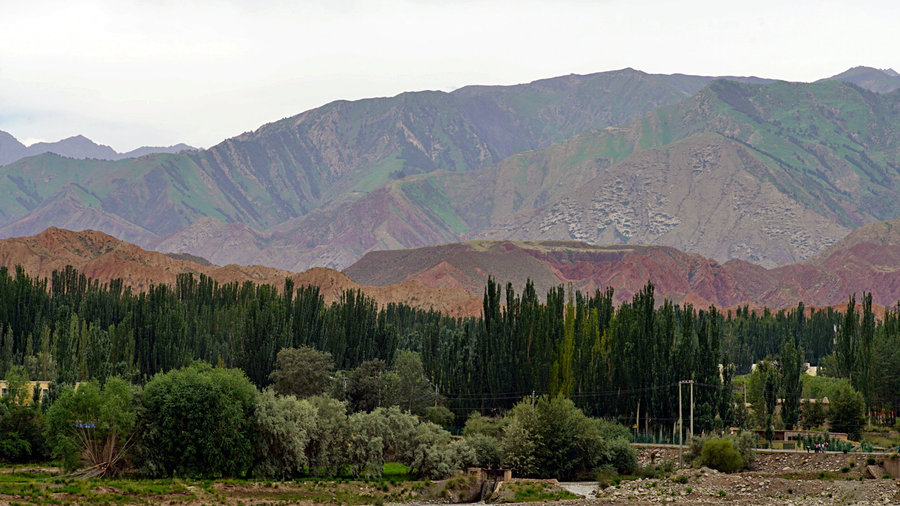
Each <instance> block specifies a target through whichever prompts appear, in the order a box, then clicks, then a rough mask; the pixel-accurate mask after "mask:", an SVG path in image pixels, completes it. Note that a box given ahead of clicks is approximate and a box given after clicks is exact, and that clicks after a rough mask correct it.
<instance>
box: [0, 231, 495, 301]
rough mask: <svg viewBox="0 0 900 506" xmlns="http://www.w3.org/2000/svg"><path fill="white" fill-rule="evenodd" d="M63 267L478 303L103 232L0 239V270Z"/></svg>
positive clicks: (331, 296) (167, 279)
mask: <svg viewBox="0 0 900 506" xmlns="http://www.w3.org/2000/svg"><path fill="white" fill-rule="evenodd" d="M67 265H71V266H73V267H75V268H76V269H77V270H78V271H79V272H82V273H84V274H85V275H86V276H88V277H90V278H93V279H97V280H99V281H100V282H103V283H105V282H109V281H110V280H112V279H117V278H118V279H122V280H123V282H124V284H125V286H127V287H131V288H132V289H133V290H137V291H142V290H146V289H148V288H149V287H150V285H158V284H174V283H175V280H176V277H177V276H178V275H179V274H182V273H191V274H194V275H200V274H205V275H207V276H209V277H210V278H212V279H215V280H216V281H218V282H220V283H234V282H237V283H243V282H245V281H251V282H253V283H259V284H261V283H266V284H271V285H273V286H276V287H279V288H281V287H283V286H284V281H285V279H286V278H290V279H292V280H293V281H294V285H295V286H300V285H314V286H317V287H318V288H319V290H320V293H321V294H322V295H323V297H324V299H325V302H326V303H331V302H334V301H336V300H338V299H339V298H340V296H341V294H342V293H343V292H344V291H345V290H349V289H353V290H361V291H362V292H364V293H365V294H366V295H368V296H369V297H372V298H373V299H374V300H375V301H376V302H378V303H379V304H382V305H384V304H389V303H403V304H406V305H409V306H413V307H420V308H423V309H435V310H438V311H442V312H445V313H448V314H451V315H455V316H469V315H473V314H477V313H478V311H480V308H481V299H480V298H479V297H474V296H472V295H470V294H469V293H467V292H466V291H463V290H458V289H452V288H435V287H430V286H426V285H424V284H422V283H420V282H418V281H405V282H402V283H398V284H388V285H384V286H362V285H360V284H358V283H356V282H354V281H352V280H350V279H349V278H348V277H347V276H345V275H344V274H342V273H340V272H338V271H334V270H331V269H324V268H314V269H310V270H308V271H306V272H301V273H292V272H287V271H282V270H279V269H273V268H271V267H263V266H259V265H252V266H242V265H233V264H232V265H226V266H224V267H220V266H218V265H213V264H211V263H210V262H208V261H206V260H205V259H201V258H196V257H195V258H191V257H190V256H189V255H178V254H168V255H167V254H162V253H158V252H155V251H146V250H144V249H142V248H140V247H138V246H137V245H134V244H131V243H128V242H125V241H121V240H119V239H116V238H115V237H112V236H109V235H107V234H104V233H102V232H96V231H93V230H87V231H82V232H72V231H69V230H63V229H59V228H49V229H47V230H45V231H44V232H42V233H40V234H38V235H35V236H30V237H18V238H12V239H2V240H0V267H6V268H8V269H10V270H14V269H15V268H16V266H22V267H23V268H24V270H25V272H26V273H28V274H29V275H30V276H33V277H38V278H48V277H50V274H51V273H52V272H53V271H54V270H63V269H65V267H66V266H67Z"/></svg>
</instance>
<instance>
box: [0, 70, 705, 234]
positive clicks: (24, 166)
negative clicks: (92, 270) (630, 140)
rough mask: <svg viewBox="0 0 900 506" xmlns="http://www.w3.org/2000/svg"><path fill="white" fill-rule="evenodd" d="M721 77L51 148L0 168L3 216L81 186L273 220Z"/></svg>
mask: <svg viewBox="0 0 900 506" xmlns="http://www.w3.org/2000/svg"><path fill="white" fill-rule="evenodd" d="M711 79H712V78H707V77H693V76H658V75H650V74H646V73H643V72H639V71H636V70H632V69H625V70H621V71H614V72H604V73H598V74H592V75H587V76H574V75H573V76H564V77H559V78H553V79H545V80H541V81H535V82H533V83H529V84H523V85H518V86H472V87H466V88H461V89H459V90H456V91H454V92H453V93H443V92H436V91H426V92H417V93H403V94H401V95H398V96H396V97H391V98H378V99H368V100H359V101H353V102H348V101H337V102H333V103H330V104H327V105H325V106H323V107H320V108H317V109H313V110H310V111H307V112H305V113H302V114H299V115H297V116H293V117H290V118H285V119H282V120H280V121H276V122H274V123H270V124H267V125H264V126H262V127H261V128H259V129H258V130H256V131H254V132H248V133H245V134H242V135H239V136H237V137H234V138H231V139H228V140H226V141H224V142H222V143H220V144H218V145H216V146H213V147H212V148H210V149H207V150H202V151H198V152H191V153H181V154H177V155H151V156H145V157H141V158H137V159H129V160H123V161H119V162H115V163H108V162H99V161H92V160H91V161H87V160H70V159H66V158H62V157H59V156H55V155H49V154H48V155H40V156H36V157H31V158H27V159H23V160H20V161H17V162H15V163H13V164H11V165H8V166H5V167H0V197H2V198H0V220H2V223H0V225H6V226H9V224H10V223H12V222H15V221H18V220H21V219H23V218H24V217H25V216H26V215H28V214H29V213H31V212H33V211H34V210H35V209H37V208H38V206H39V205H41V204H42V203H43V202H44V201H45V200H46V199H48V198H49V197H50V196H52V195H54V194H56V193H57V192H59V191H60V190H62V189H63V187H64V186H66V185H68V184H74V183H77V184H79V185H81V187H82V188H84V189H85V190H86V191H87V193H89V194H90V197H86V198H85V200H84V201H82V202H81V204H82V205H84V206H87V207H93V208H96V209H100V210H102V211H104V212H107V213H112V214H114V215H116V216H118V217H120V218H122V219H124V220H127V221H129V222H131V223H133V224H134V225H136V226H138V227H141V228H143V229H146V230H148V231H150V232H151V233H153V234H156V235H166V234H170V233H173V232H175V231H177V230H180V229H182V228H183V227H185V226H187V225H190V224H192V223H194V222H195V221H196V220H198V219H200V218H204V217H212V218H215V219H218V220H221V221H223V222H225V223H232V222H241V223H244V224H246V225H248V226H251V227H254V228H256V229H260V230H262V229H268V228H270V227H273V226H275V225H278V224H280V223H283V222H285V221H287V220H290V219H292V218H296V217H300V216H304V215H306V214H307V213H309V212H310V211H313V210H315V209H318V208H320V207H321V206H322V205H324V204H327V203H331V202H344V201H352V200H354V199H356V198H358V197H359V196H361V195H365V194H366V193H368V192H370V191H372V190H374V189H376V188H378V187H379V186H381V185H383V184H385V183H387V182H390V181H392V180H395V179H398V178H401V177H404V176H408V175H412V174H421V173H430V172H433V171H436V170H446V171H452V172H464V171H469V170H473V169H477V168H481V167H486V166H489V165H492V164H494V163H496V162H498V161H500V160H502V159H504V158H506V157H508V156H510V155H512V154H514V153H517V152H520V151H523V150H531V149H538V148H542V147H546V146H547V145H549V144H551V143H553V142H556V141H560V140H562V139H565V138H568V137H570V136H572V135H574V134H575V133H577V132H580V131H583V130H586V129H590V128H600V127H604V126H607V125H611V124H615V123H619V122H622V121H627V120H630V119H633V118H636V117H639V116H641V115H643V114H645V113H647V112H648V111H651V110H653V109H654V108H656V107H658V106H660V105H664V104H672V103H675V102H677V101H679V100H682V99H683V98H685V97H686V96H689V95H690V94H691V93H693V92H695V91H696V90H698V89H700V88H701V87H702V86H703V85H705V84H706V83H708V82H709V81H710V80H711ZM52 214H54V213H48V212H44V213H43V215H42V216H50V215H52ZM26 221H27V223H30V224H31V225H30V226H34V227H38V228H35V229H33V230H30V232H31V233H36V232H37V231H39V230H42V229H43V228H45V227H47V226H50V225H53V224H54V223H52V222H42V221H41V220H38V219H36V217H31V218H29V219H28V220H26ZM13 228H17V229H21V228H22V226H18V227H13Z"/></svg>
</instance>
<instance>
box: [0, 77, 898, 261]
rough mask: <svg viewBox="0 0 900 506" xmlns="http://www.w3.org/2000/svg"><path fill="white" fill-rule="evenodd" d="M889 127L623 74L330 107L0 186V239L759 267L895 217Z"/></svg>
mask: <svg viewBox="0 0 900 506" xmlns="http://www.w3.org/2000/svg"><path fill="white" fill-rule="evenodd" d="M854 75H855V74H854ZM844 77H847V76H844ZM851 77H852V76H851ZM889 77H890V76H889ZM739 81H740V82H739ZM860 82H862V81H860ZM898 115H900V95H897V94H896V93H890V94H879V93H874V92H871V91H868V90H866V89H864V88H861V87H860V86H859V85H857V84H853V82H843V81H840V80H829V81H823V82H819V83H812V84H803V83H786V82H771V81H768V80H763V79H756V78H741V79H734V80H715V79H713V78H710V77H698V76H684V75H673V76H657V75H649V74H645V73H642V72H638V71H635V70H631V69H626V70H622V71H616V72H606V73H600V74H592V75H588V76H564V77H559V78H553V79H547V80H542V81H536V82H534V83H529V84H525V85H519V86H505V87H489V86H488V87H485V86H472V87H466V88H461V89H459V90H456V91H454V92H453V93H442V92H418V93H404V94H401V95H398V96H396V97H392V98H383V99H370V100H360V101H355V102H346V101H338V102H334V103H331V104H328V105H326V106H323V107H321V108H318V109H314V110H311V111H307V112H305V113H303V114H300V115H297V116H294V117H290V118H286V119H283V120H280V121H277V122H274V123H271V124H268V125H265V126H263V127H261V128H260V129H258V130H257V131H255V132H248V133H246V134H243V135H241V136H238V137H235V138H233V139H228V140H226V141H224V142H223V143H221V144H219V145H217V146H214V147H212V148H210V149H208V150H203V151H198V152H193V153H182V154H178V155H166V154H157V155H150V156H145V157H141V158H136V159H131V160H123V161H118V162H103V161H96V160H91V161H87V160H72V159H67V158H62V157H59V156H56V155H50V154H47V155H41V156H37V157H31V158H27V159H24V160H20V161H18V162H16V163H13V164H10V165H7V166H4V167H0V196H2V197H3V198H0V235H2V236H11V235H20V234H33V233H36V232H38V231H40V230H43V228H44V227H46V226H48V225H52V224H56V223H60V224H63V225H65V226H68V227H72V228H76V229H81V228H99V229H102V230H108V231H111V232H115V233H117V234H120V235H122V237H126V238H128V239H129V240H134V241H136V242H138V243H139V244H141V245H142V246H145V247H152V248H155V249H159V250H162V251H174V252H185V253H191V254H195V255H198V256H201V257H205V258H209V259H211V260H213V261H214V262H216V263H241V264H253V263H260V264H266V265H272V266H275V267H278V268H282V269H288V270H293V271H299V270H304V269H306V268H308V267H310V266H314V265H323V266H330V267H338V268H340V267H345V266H348V265H350V264H351V263H353V262H354V261H355V260H357V259H359V258H360V257H362V256H363V255H364V254H365V253H366V252H369V251H374V250H383V249H395V248H409V247H419V246H425V245H430V244H438V243H448V242H455V241H460V240H471V239H496V240H507V239H512V240H579V241H585V242H589V243H594V244H609V243H613V244H642V243H652V244H661V245H668V246H672V247H674V248H677V249H679V250H682V251H687V252H691V253H698V254H702V255H704V256H706V257H709V258H712V259H714V260H715V261H717V262H725V261H727V260H729V259H743V260H747V261H751V262H755V263H759V264H760V265H762V266H764V267H767V268H772V267H775V266H777V265H784V264H787V263H792V262H797V261H800V260H803V259H806V258H810V257H812V256H813V255H815V254H817V253H818V252H820V251H822V250H823V249H824V248H827V247H828V246H829V245H831V244H833V243H834V242H835V241H837V240H838V239H840V238H841V237H843V236H844V235H845V234H846V233H847V232H849V231H850V230H851V229H853V228H854V227H856V226H858V225H860V224H864V223H869V222H872V221H877V220H885V219H892V218H895V217H897V216H900V208H898V206H900V204H898V202H900V199H898V198H897V197H898V196H900V195H897V188H900V184H898V183H900V181H898V177H900V162H898V156H897V153H898V149H900V132H898V128H900V121H898V120H900V117H898Z"/></svg>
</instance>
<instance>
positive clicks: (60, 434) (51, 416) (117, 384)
mask: <svg viewBox="0 0 900 506" xmlns="http://www.w3.org/2000/svg"><path fill="white" fill-rule="evenodd" d="M136 393H137V391H136V388H135V387H133V386H132V385H130V384H129V383H127V382H125V381H124V380H122V379H121V378H112V379H110V380H109V381H107V382H106V385H104V386H103V387H102V388H101V387H100V386H99V384H98V383H97V382H95V381H90V382H87V383H84V384H82V385H81V386H80V387H79V388H78V390H75V389H73V388H71V387H67V388H66V389H65V390H64V391H63V393H62V395H61V396H60V397H59V399H57V400H56V402H54V403H53V405H52V406H51V407H50V410H49V411H48V412H47V420H48V424H47V439H48V441H49V442H50V445H51V446H52V447H53V455H54V456H55V457H57V458H59V459H61V460H62V462H63V467H64V468H65V469H67V470H74V469H76V468H78V467H80V466H82V465H87V466H89V468H88V470H87V471H86V472H87V473H88V474H89V475H96V476H108V475H116V474H119V473H121V472H122V471H123V470H124V469H125V467H127V457H128V454H129V452H130V450H131V441H132V436H133V434H134V431H135V426H136V423H137V412H136V405H135V404H136V401H135V398H136Z"/></svg>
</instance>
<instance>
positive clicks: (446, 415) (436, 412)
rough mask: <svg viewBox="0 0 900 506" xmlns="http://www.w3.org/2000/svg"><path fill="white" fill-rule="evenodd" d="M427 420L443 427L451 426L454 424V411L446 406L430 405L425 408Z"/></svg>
mask: <svg viewBox="0 0 900 506" xmlns="http://www.w3.org/2000/svg"><path fill="white" fill-rule="evenodd" d="M424 418H425V420H428V421H429V422H431V423H433V424H435V425H440V426H441V427H449V426H450V425H452V424H453V420H454V416H453V412H451V411H450V410H449V409H447V408H446V407H444V406H429V407H427V408H425V417H424Z"/></svg>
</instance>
